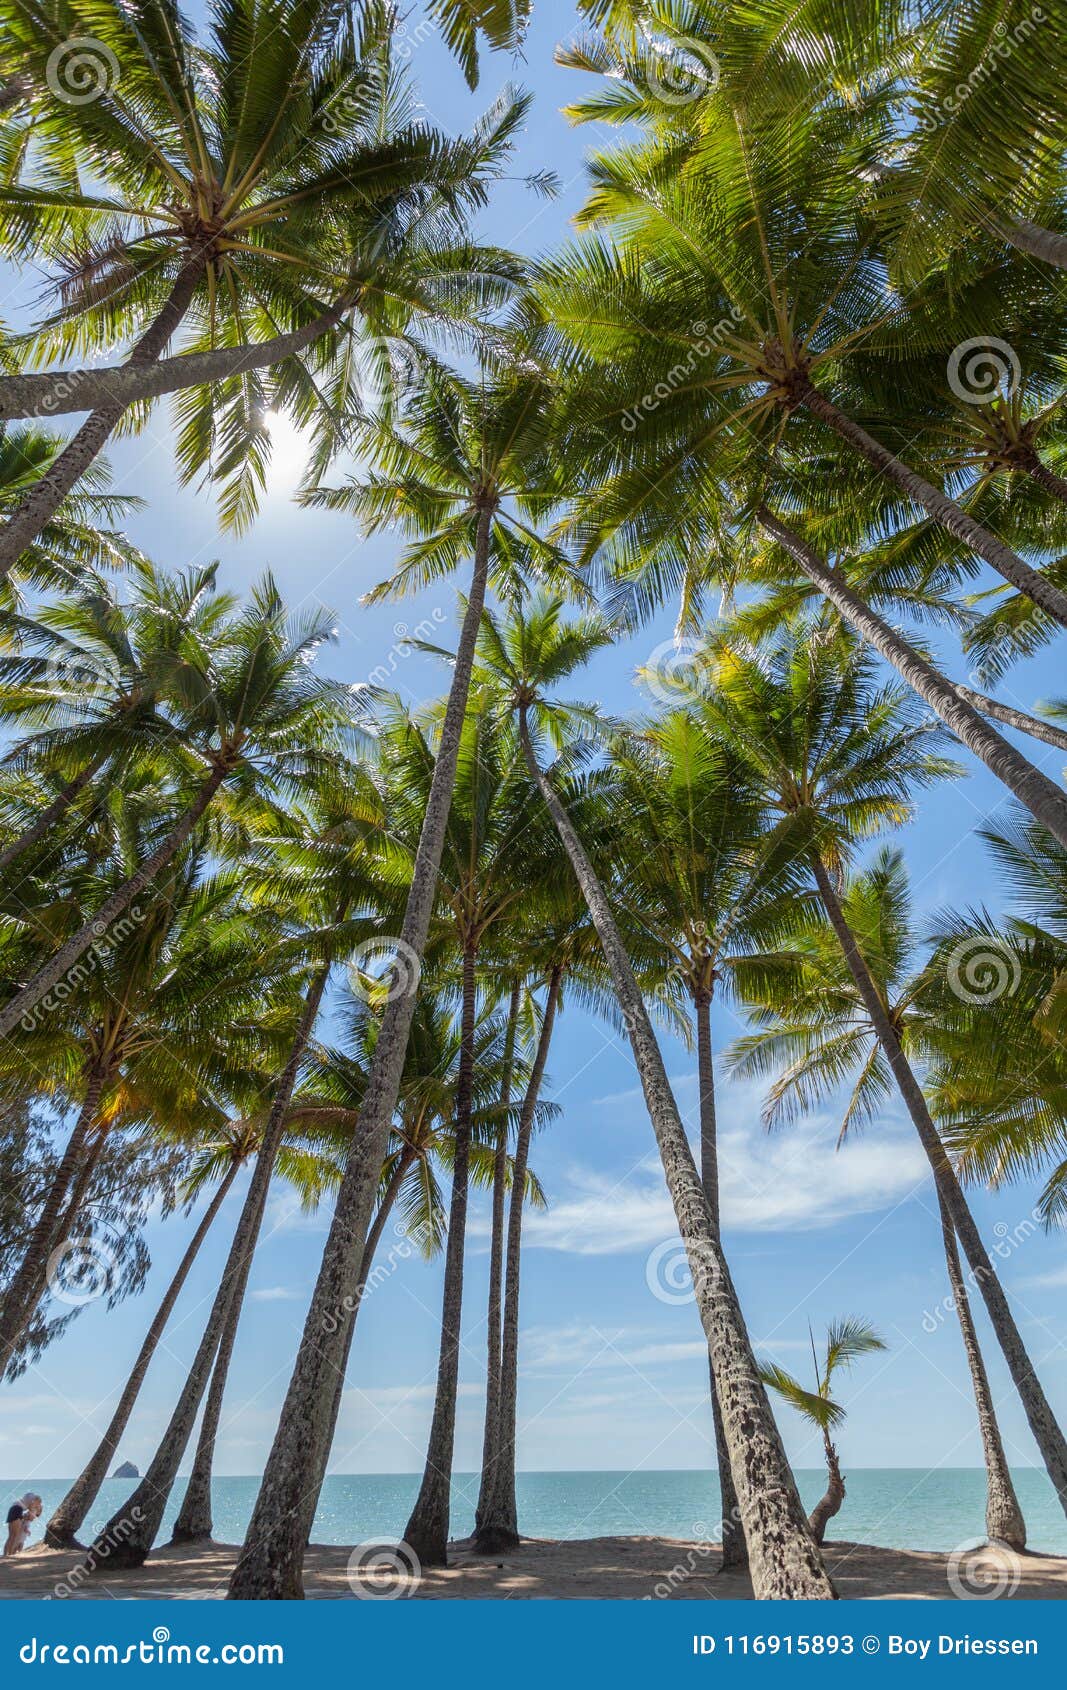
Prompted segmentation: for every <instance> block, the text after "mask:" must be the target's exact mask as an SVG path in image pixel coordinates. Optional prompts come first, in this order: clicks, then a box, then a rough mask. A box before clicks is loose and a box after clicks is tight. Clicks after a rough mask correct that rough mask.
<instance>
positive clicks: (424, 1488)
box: [404, 944, 478, 1567]
mask: <svg viewBox="0 0 1067 1690" xmlns="http://www.w3.org/2000/svg"><path fill="white" fill-rule="evenodd" d="M476 959H477V953H476V950H475V947H474V946H473V945H472V944H466V945H464V947H463V1008H462V1015H461V1022H460V1051H459V1072H458V1074H457V1076H456V1115H455V1150H454V1153H453V1158H452V1200H451V1203H450V1205H449V1211H448V1243H447V1245H446V1247H445V1283H444V1293H443V1297H442V1303H441V1349H440V1354H439V1356H438V1361H437V1390H436V1392H435V1394H434V1405H433V1419H432V1421H431V1423H430V1441H429V1444H428V1446H427V1449H426V1465H425V1467H424V1469H423V1474H422V1484H421V1485H420V1486H419V1494H418V1496H417V1497H416V1498H415V1506H414V1508H413V1509H412V1510H411V1516H410V1518H409V1520H408V1523H407V1525H406V1526H405V1527H404V1542H405V1543H406V1544H407V1545H408V1547H409V1549H411V1551H412V1552H413V1554H414V1555H415V1557H416V1559H417V1561H418V1562H419V1563H420V1564H421V1565H422V1566H423V1567H444V1566H446V1565H447V1563H448V1519H449V1511H450V1507H451V1501H452V1456H453V1452H454V1449H455V1441H456V1401H457V1396H458V1392H459V1348H460V1325H461V1321H462V1317H463V1255H464V1251H465V1248H466V1243H467V1198H468V1187H469V1175H470V1148H471V1093H472V1087H473V1083H474V1015H475V1008H476V1005H477V991H478V985H477V980H476V978H475V972H474V971H475V963H476Z"/></svg>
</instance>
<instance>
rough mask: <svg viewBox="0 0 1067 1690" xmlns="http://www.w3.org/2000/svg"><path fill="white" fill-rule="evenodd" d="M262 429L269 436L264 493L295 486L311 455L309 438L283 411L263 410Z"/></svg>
mask: <svg viewBox="0 0 1067 1690" xmlns="http://www.w3.org/2000/svg"><path fill="white" fill-rule="evenodd" d="M263 427H264V428H265V429H266V431H267V433H268V434H269V435H270V468H269V470H268V471H267V488H268V490H269V491H276V490H279V489H288V488H290V487H295V486H296V484H297V482H298V481H299V480H300V478H301V476H302V475H303V473H304V470H305V469H306V467H307V461H308V458H309V456H310V454H311V439H310V436H309V435H308V434H306V433H305V432H304V430H303V429H301V428H299V427H298V426H297V424H296V423H295V422H294V421H293V419H292V418H291V417H289V416H287V415H286V413H285V412H284V411H274V410H271V411H264V413H263Z"/></svg>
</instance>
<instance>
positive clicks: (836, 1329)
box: [760, 1319, 886, 1543]
mask: <svg viewBox="0 0 1067 1690" xmlns="http://www.w3.org/2000/svg"><path fill="white" fill-rule="evenodd" d="M885 1347H886V1346H885V1343H884V1341H883V1339H881V1338H880V1337H879V1336H878V1334H877V1332H876V1331H875V1329H874V1327H873V1326H870V1325H868V1323H867V1322H866V1321H863V1320H855V1319H845V1320H835V1321H834V1322H833V1324H832V1325H831V1326H829V1327H828V1328H827V1332H826V1348H825V1350H824V1352H823V1357H822V1360H821V1361H820V1360H819V1358H818V1356H817V1355H816V1353H815V1340H814V1338H813V1339H812V1343H811V1359H812V1361H813V1363H814V1365H815V1389H814V1390H808V1389H807V1388H806V1386H804V1385H802V1384H801V1383H800V1380H799V1379H797V1378H795V1377H794V1375H793V1374H792V1373H787V1372H786V1370H785V1368H784V1367H779V1366H778V1365H777V1364H776V1363H772V1362H767V1363H765V1364H764V1365H763V1366H762V1367H761V1368H760V1378H761V1379H762V1380H763V1383H764V1384H765V1385H766V1386H768V1387H769V1389H770V1390H772V1391H774V1392H776V1393H777V1395H778V1396H780V1397H781V1398H782V1401H783V1402H787V1403H788V1404H789V1406H790V1408H795V1409H796V1411H797V1413H798V1414H800V1415H802V1416H803V1417H804V1419H805V1420H807V1421H808V1422H809V1423H810V1424H811V1425H812V1426H815V1427H816V1428H817V1429H818V1431H820V1432H821V1433H822V1444H823V1451H824V1453H825V1456H826V1477H827V1485H826V1494H825V1495H824V1496H823V1497H821V1498H820V1500H819V1501H818V1502H817V1503H816V1504H815V1507H814V1508H813V1509H812V1511H811V1513H810V1514H809V1516H808V1525H809V1526H810V1527H811V1535H812V1536H813V1537H814V1539H815V1541H816V1543H822V1541H823V1539H824V1538H825V1536H826V1528H827V1526H828V1525H829V1523H830V1521H831V1520H832V1519H833V1517H834V1515H835V1514H838V1513H840V1511H841V1504H842V1503H843V1502H844V1500H845V1481H844V1478H843V1476H842V1473H841V1466H840V1463H839V1462H838V1459H837V1450H836V1448H835V1447H834V1444H833V1442H832V1440H831V1437H830V1433H831V1431H832V1430H833V1428H834V1427H835V1426H839V1425H840V1424H841V1421H842V1420H843V1419H844V1418H845V1411H844V1409H843V1408H842V1407H841V1404H840V1403H838V1402H835V1401H834V1399H833V1396H832V1395H831V1391H832V1389H833V1384H834V1374H835V1373H839V1372H841V1371H842V1370H843V1369H848V1368H850V1367H851V1366H852V1364H853V1362H854V1361H857V1360H858V1359H859V1357H860V1356H865V1355H870V1354H871V1353H872V1352H873V1351H875V1350H884V1349H885Z"/></svg>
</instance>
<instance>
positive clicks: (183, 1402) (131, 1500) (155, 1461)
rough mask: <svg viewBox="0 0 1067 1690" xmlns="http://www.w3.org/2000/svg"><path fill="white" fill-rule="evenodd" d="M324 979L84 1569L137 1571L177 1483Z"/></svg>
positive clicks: (248, 1251) (254, 1235) (323, 972)
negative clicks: (233, 1220) (195, 1315)
mask: <svg viewBox="0 0 1067 1690" xmlns="http://www.w3.org/2000/svg"><path fill="white" fill-rule="evenodd" d="M328 975H329V968H328V967H326V968H323V969H320V970H319V972H318V974H317V975H316V976H315V979H314V981H313V983H312V985H311V988H310V990H309V992H308V996H307V1001H306V1003H305V1006H304V1012H303V1014H302V1015H301V1018H300V1024H299V1027H298V1028H297V1033H296V1038H295V1039H294V1041H293V1048H292V1050H291V1052H290V1055H289V1060H288V1062H287V1063H286V1065H285V1069H284V1071H283V1073H282V1076H281V1078H280V1080H279V1081H278V1086H277V1089H276V1091H275V1094H274V1098H273V1100H272V1102H271V1106H270V1113H269V1115H268V1116H267V1121H266V1125H265V1126H264V1128H263V1140H262V1143H261V1144H260V1147H259V1154H258V1156H257V1157H256V1165H255V1168H254V1170H253V1173H252V1179H251V1181H250V1183H249V1187H248V1193H247V1195H246V1197H245V1201H244V1207H243V1208H242V1210H241V1216H240V1219H239V1220H238V1222H237V1230H236V1231H235V1233H234V1236H233V1243H232V1244H231V1245H230V1253H229V1256H228V1257H227V1260H226V1266H225V1268H224V1269H223V1273H222V1278H221V1280H220V1282H219V1288H218V1291H217V1293H216V1296H215V1301H214V1302H213V1304H212V1306H211V1313H210V1314H209V1315H208V1320H207V1325H206V1327H205V1329H204V1335H203V1337H202V1338H201V1340H200V1347H199V1349H198V1350H197V1352H196V1355H195V1356H194V1357H193V1361H192V1365H191V1367H190V1369H189V1375H188V1378H187V1379H186V1382H185V1385H184V1387H183V1389H182V1393H181V1395H180V1397H179V1398H178V1403H177V1406H176V1408H175V1410H174V1413H173V1414H172V1416H171V1419H170V1423H169V1425H168V1426H167V1429H166V1431H165V1432H164V1434H163V1438H162V1441H161V1443H160V1445H159V1448H158V1449H157V1450H156V1453H155V1455H154V1456H153V1457H152V1460H151V1462H150V1464H149V1467H148V1471H147V1472H146V1473H145V1475H144V1478H143V1479H142V1480H141V1482H140V1484H139V1485H138V1486H137V1489H136V1490H135V1491H134V1492H133V1494H132V1496H130V1497H128V1498H127V1500H126V1501H125V1502H124V1503H123V1505H122V1507H121V1508H120V1509H119V1510H118V1512H117V1513H116V1514H113V1515H112V1517H111V1519H110V1520H109V1521H108V1523H107V1525H106V1526H105V1527H104V1529H103V1531H102V1532H100V1533H99V1535H98V1536H97V1537H96V1538H95V1539H94V1541H93V1543H92V1545H91V1546H90V1548H89V1550H88V1553H87V1555H86V1560H85V1565H86V1566H87V1567H88V1568H89V1570H90V1571H94V1570H96V1568H97V1567H103V1568H108V1567H116V1566H118V1567H140V1566H142V1565H143V1563H144V1561H145V1560H146V1558H147V1556H148V1555H149V1553H150V1551H151V1549H152V1545H153V1543H154V1542H155V1540H156V1534H157V1532H158V1531H159V1527H160V1522H161V1521H162V1519H163V1513H164V1510H165V1509H166V1506H167V1501H168V1499H169V1497H170V1493H171V1489H172V1487H173V1484H174V1480H175V1478H176V1477H177V1473H178V1466H179V1463H180V1462H181V1459H182V1456H183V1455H184V1454H185V1449H186V1445H187V1444H188V1442H189V1439H190V1437H191V1436H192V1430H193V1425H194V1422H195V1420H196V1416H197V1412H198V1410H199V1408H200V1403H201V1400H202V1398H203V1395H204V1392H205V1390H206V1389H207V1382H208V1376H209V1374H210V1372H211V1367H212V1363H213V1362H214V1360H215V1353H216V1351H217V1349H218V1347H219V1342H220V1340H221V1337H222V1330H223V1326H224V1325H225V1321H226V1313H227V1310H228V1308H229V1306H230V1299H231V1297H232V1296H233V1292H234V1288H235V1286H236V1285H237V1284H238V1282H239V1276H240V1274H241V1270H242V1268H243V1266H244V1265H245V1263H246V1262H248V1261H249V1260H250V1259H251V1256H252V1253H253V1252H254V1250H255V1248H256V1242H257V1240H258V1238H259V1229H260V1225H261V1223H262V1220H263V1211H264V1209H265V1208H266V1204H267V1191H268V1189H269V1187H270V1182H271V1177H272V1175H273V1173H274V1163H275V1161H276V1159H277V1155H278V1149H279V1146H280V1145H281V1141H282V1136H283V1134H284V1131H285V1118H286V1112H287V1110H288V1107H289V1103H290V1100H291V1098H292V1095H293V1087H294V1085H295V1084H296V1077H297V1074H298V1073H299V1071H300V1064H301V1062H302V1060H303V1056H304V1050H305V1048H306V1046H307V1042H308V1040H309V1038H310V1037H311V1032H312V1029H313V1027H314V1025H315V1020H316V1017H317V1016H318V1012H319V1004H320V1003H321V1001H322V994H323V992H324V991H325V989H326V980H327V977H328Z"/></svg>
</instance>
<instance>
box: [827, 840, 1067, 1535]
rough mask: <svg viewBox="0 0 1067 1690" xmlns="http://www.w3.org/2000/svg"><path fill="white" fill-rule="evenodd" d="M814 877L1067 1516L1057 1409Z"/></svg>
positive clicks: (863, 969)
mask: <svg viewBox="0 0 1067 1690" xmlns="http://www.w3.org/2000/svg"><path fill="white" fill-rule="evenodd" d="M812 867H813V870H814V873H815V880H816V883H817V885H818V888H819V894H820V896H821V898H822V901H823V906H824V908H825V910H826V913H827V915H828V916H829V918H830V924H831V926H832V927H833V929H834V932H835V933H836V934H837V937H838V941H839V943H840V945H841V949H842V951H843V953H844V956H845V961H846V962H847V964H848V968H849V972H850V974H851V975H852V978H853V981H854V982H855V985H856V989H857V991H858V992H859V994H860V997H861V999H862V1001H863V1005H864V1008H865V1009H866V1011H867V1015H868V1016H869V1018H870V1022H871V1025H872V1027H873V1028H874V1031H875V1033H876V1035H877V1037H878V1040H879V1042H880V1044H881V1046H882V1049H883V1050H884V1052H885V1055H886V1060H887V1061H888V1063H889V1066H890V1068H891V1069H892V1072H893V1078H894V1079H895V1080H896V1083H897V1087H898V1089H899V1091H900V1095H901V1097H902V1098H903V1099H904V1103H905V1106H906V1107H907V1110H908V1114H909V1115H910V1116H911V1120H912V1124H913V1126H914V1127H915V1130H916V1132H917V1133H918V1135H919V1141H920V1143H921V1144H922V1147H923V1149H924V1150H925V1152H926V1156H927V1160H928V1161H929V1163H930V1167H931V1170H932V1172H933V1176H934V1181H935V1184H936V1185H937V1188H938V1190H939V1192H940V1193H941V1195H942V1197H943V1198H944V1202H945V1207H946V1208H947V1209H948V1212H949V1215H950V1217H951V1219H952V1224H953V1226H954V1227H955V1229H956V1232H957V1234H958V1235H959V1240H960V1243H961V1244H962V1245H963V1248H964V1252H965V1254H966V1256H967V1260H968V1263H969V1264H970V1268H971V1272H972V1274H973V1275H974V1278H975V1280H976V1281H977V1284H978V1286H979V1289H980V1290H981V1293H982V1296H983V1298H984V1300H985V1305H986V1309H987V1310H988V1312H989V1319H990V1322H991V1323H992V1327H993V1330H994V1332H995V1333H996V1335H997V1342H998V1343H999V1345H1000V1347H1001V1350H1002V1351H1003V1352H1004V1359H1005V1361H1006V1362H1007V1364H1008V1371H1009V1372H1010V1374H1011V1376H1012V1378H1013V1379H1014V1381H1015V1387H1016V1389H1017V1391H1018V1393H1019V1397H1020V1399H1021V1401H1022V1405H1023V1408H1024V1410H1025V1411H1026V1418H1027V1420H1028V1421H1029V1422H1030V1430H1031V1431H1032V1432H1033V1434H1034V1439H1035V1441H1036V1443H1037V1447H1038V1449H1039V1450H1040V1451H1041V1457H1042V1460H1043V1461H1044V1463H1045V1468H1046V1470H1047V1472H1048V1476H1049V1478H1050V1479H1051V1480H1052V1484H1053V1488H1054V1489H1055V1491H1056V1494H1057V1496H1058V1497H1059V1499H1060V1502H1061V1504H1062V1506H1063V1509H1064V1512H1065V1513H1067V1440H1065V1439H1064V1436H1063V1432H1062V1431H1061V1430H1060V1427H1059V1424H1058V1422H1057V1420H1056V1417H1055V1415H1054V1414H1053V1412H1052V1408H1051V1405H1050V1403H1049V1401H1048V1398H1047V1397H1046V1396H1045V1393H1044V1391H1043V1390H1042V1388H1041V1384H1040V1382H1039V1380H1038V1378H1037V1375H1036V1374H1035V1372H1034V1369H1033V1364H1032V1362H1031V1360H1030V1357H1029V1355H1028V1354H1027V1350H1026V1345H1025V1344H1024V1343H1023V1340H1022V1335H1021V1333H1020V1332H1019V1328H1018V1327H1017V1325H1016V1324H1015V1317H1014V1315H1013V1314H1012V1312H1011V1309H1010V1307H1009V1305H1008V1299H1007V1298H1006V1296H1005V1295H1004V1288H1003V1286H1002V1285H1001V1283H1000V1280H999V1279H998V1278H997V1276H996V1273H995V1272H994V1270H993V1264H992V1262H991V1261H990V1260H989V1256H988V1254H987V1252H986V1248H985V1245H984V1244H983V1243H982V1239H981V1235H980V1233H979V1231H978V1228H977V1226H976V1225H975V1222H974V1216H973V1215H972V1214H971V1211H970V1208H969V1206H968V1203H967V1199H966V1198H965V1197H964V1195H963V1192H962V1190H961V1189H960V1183H959V1181H958V1179H957V1178H956V1172H955V1169H954V1168H953V1166H952V1163H951V1162H950V1161H949V1158H948V1153H947V1151H946V1150H945V1147H944V1145H943V1144H942V1142H941V1139H940V1136H939V1134H938V1131H937V1128H936V1127H935V1126H934V1123H933V1120H932V1118H931V1115H930V1111H929V1109H928V1108H927V1105H926V1098H925V1097H924V1095H923V1091H922V1087H921V1086H920V1085H919V1082H918V1080H917V1079H916V1078H915V1075H914V1073H913V1072H912V1069H911V1064H910V1063H909V1061H908V1059H907V1057H906V1056H905V1055H904V1052H903V1050H902V1048H901V1044H900V1040H899V1039H898V1038H897V1034H896V1030H895V1028H894V1026H893V1024H892V1022H891V1020H890V1019H889V1015H888V1012H887V1010H886V1007H885V1004H884V1003H883V1002H882V998H881V994H880V993H879V991H878V987H877V985H876V984H875V981H874V978H873V976H872V974H871V972H870V970H869V969H868V967H867V964H866V962H865V961H864V958H863V954H862V952H861V951H860V948H859V946H858V945H857V943H856V939H855V935H854V934H853V932H852V929H851V928H850V927H849V925H848V922H847V921H846V920H845V915H844V911H843V910H842V908H841V905H840V903H839V902H838V898H837V894H836V892H835V891H834V889H833V885H832V884H831V881H830V876H829V875H828V873H827V871H826V866H825V864H824V863H823V862H822V860H821V858H819V857H818V856H817V855H816V856H815V857H813V859H812Z"/></svg>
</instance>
